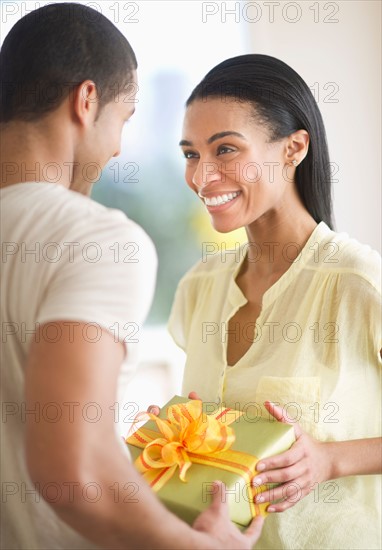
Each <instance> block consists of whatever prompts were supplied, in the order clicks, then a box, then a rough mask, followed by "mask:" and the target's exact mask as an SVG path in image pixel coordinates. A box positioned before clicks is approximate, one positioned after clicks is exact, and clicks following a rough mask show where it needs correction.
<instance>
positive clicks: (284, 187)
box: [180, 97, 294, 233]
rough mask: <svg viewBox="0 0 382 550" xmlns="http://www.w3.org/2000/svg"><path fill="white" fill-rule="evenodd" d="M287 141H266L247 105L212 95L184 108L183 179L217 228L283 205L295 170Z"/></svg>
mask: <svg viewBox="0 0 382 550" xmlns="http://www.w3.org/2000/svg"><path fill="white" fill-rule="evenodd" d="M287 139H288V138H285V139H283V140H281V141H278V142H276V143H269V134H268V131H267V129H266V127H265V126H264V125H262V124H260V123H257V122H255V120H254V118H253V107H252V106H251V105H250V104H249V103H243V102H238V101H235V100H234V99H229V98H228V99H226V100H225V101H224V100H221V99H220V98H214V97H211V98H208V99H207V101H205V100H195V101H194V102H193V103H192V104H191V105H190V106H189V107H188V108H187V111H186V115H185V119H184V125H183V137H182V141H181V142H180V145H181V147H182V150H183V152H184V155H185V157H186V174H185V176H186V181H187V184H188V185H189V187H190V188H191V189H192V190H193V191H194V192H195V193H197V194H198V195H199V196H200V198H201V200H202V201H203V202H204V204H205V206H206V208H207V210H208V212H209V214H210V216H211V221H212V225H213V226H214V228H215V229H216V230H217V231H220V232H222V233H226V232H228V231H233V230H234V229H237V228H239V227H243V226H249V225H251V224H253V223H254V222H256V221H257V220H263V219H265V218H266V217H269V216H272V215H273V214H275V213H276V212H277V211H278V210H279V209H283V208H285V203H286V202H287V201H285V196H286V194H287V193H288V192H291V190H292V188H293V173H294V169H293V166H292V165H291V160H292V158H289V160H288V155H289V156H290V151H289V148H288V146H287ZM288 190H289V191H288Z"/></svg>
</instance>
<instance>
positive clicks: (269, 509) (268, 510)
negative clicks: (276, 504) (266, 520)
mask: <svg viewBox="0 0 382 550" xmlns="http://www.w3.org/2000/svg"><path fill="white" fill-rule="evenodd" d="M275 511H276V509H275V508H272V506H271V507H270V508H267V512H275Z"/></svg>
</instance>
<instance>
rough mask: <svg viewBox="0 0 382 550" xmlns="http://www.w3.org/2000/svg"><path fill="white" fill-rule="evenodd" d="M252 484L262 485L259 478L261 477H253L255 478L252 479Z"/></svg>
mask: <svg viewBox="0 0 382 550" xmlns="http://www.w3.org/2000/svg"><path fill="white" fill-rule="evenodd" d="M253 484H254V485H262V484H263V480H262V479H261V477H255V479H254V480H253Z"/></svg>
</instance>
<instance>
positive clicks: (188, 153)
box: [183, 151, 198, 159]
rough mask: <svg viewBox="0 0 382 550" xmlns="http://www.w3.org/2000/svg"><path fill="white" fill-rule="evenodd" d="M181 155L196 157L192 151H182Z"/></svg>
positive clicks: (189, 157)
mask: <svg viewBox="0 0 382 550" xmlns="http://www.w3.org/2000/svg"><path fill="white" fill-rule="evenodd" d="M183 155H184V157H185V158H186V159H195V158H198V155H197V153H194V152H193V151H183Z"/></svg>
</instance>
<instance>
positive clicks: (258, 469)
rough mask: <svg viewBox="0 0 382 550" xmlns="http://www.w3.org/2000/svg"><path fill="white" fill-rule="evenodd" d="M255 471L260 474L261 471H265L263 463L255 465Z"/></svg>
mask: <svg viewBox="0 0 382 550" xmlns="http://www.w3.org/2000/svg"><path fill="white" fill-rule="evenodd" d="M256 470H257V471H260V472H261V471H262V470H265V464H263V463H260V464H257V466H256Z"/></svg>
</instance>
